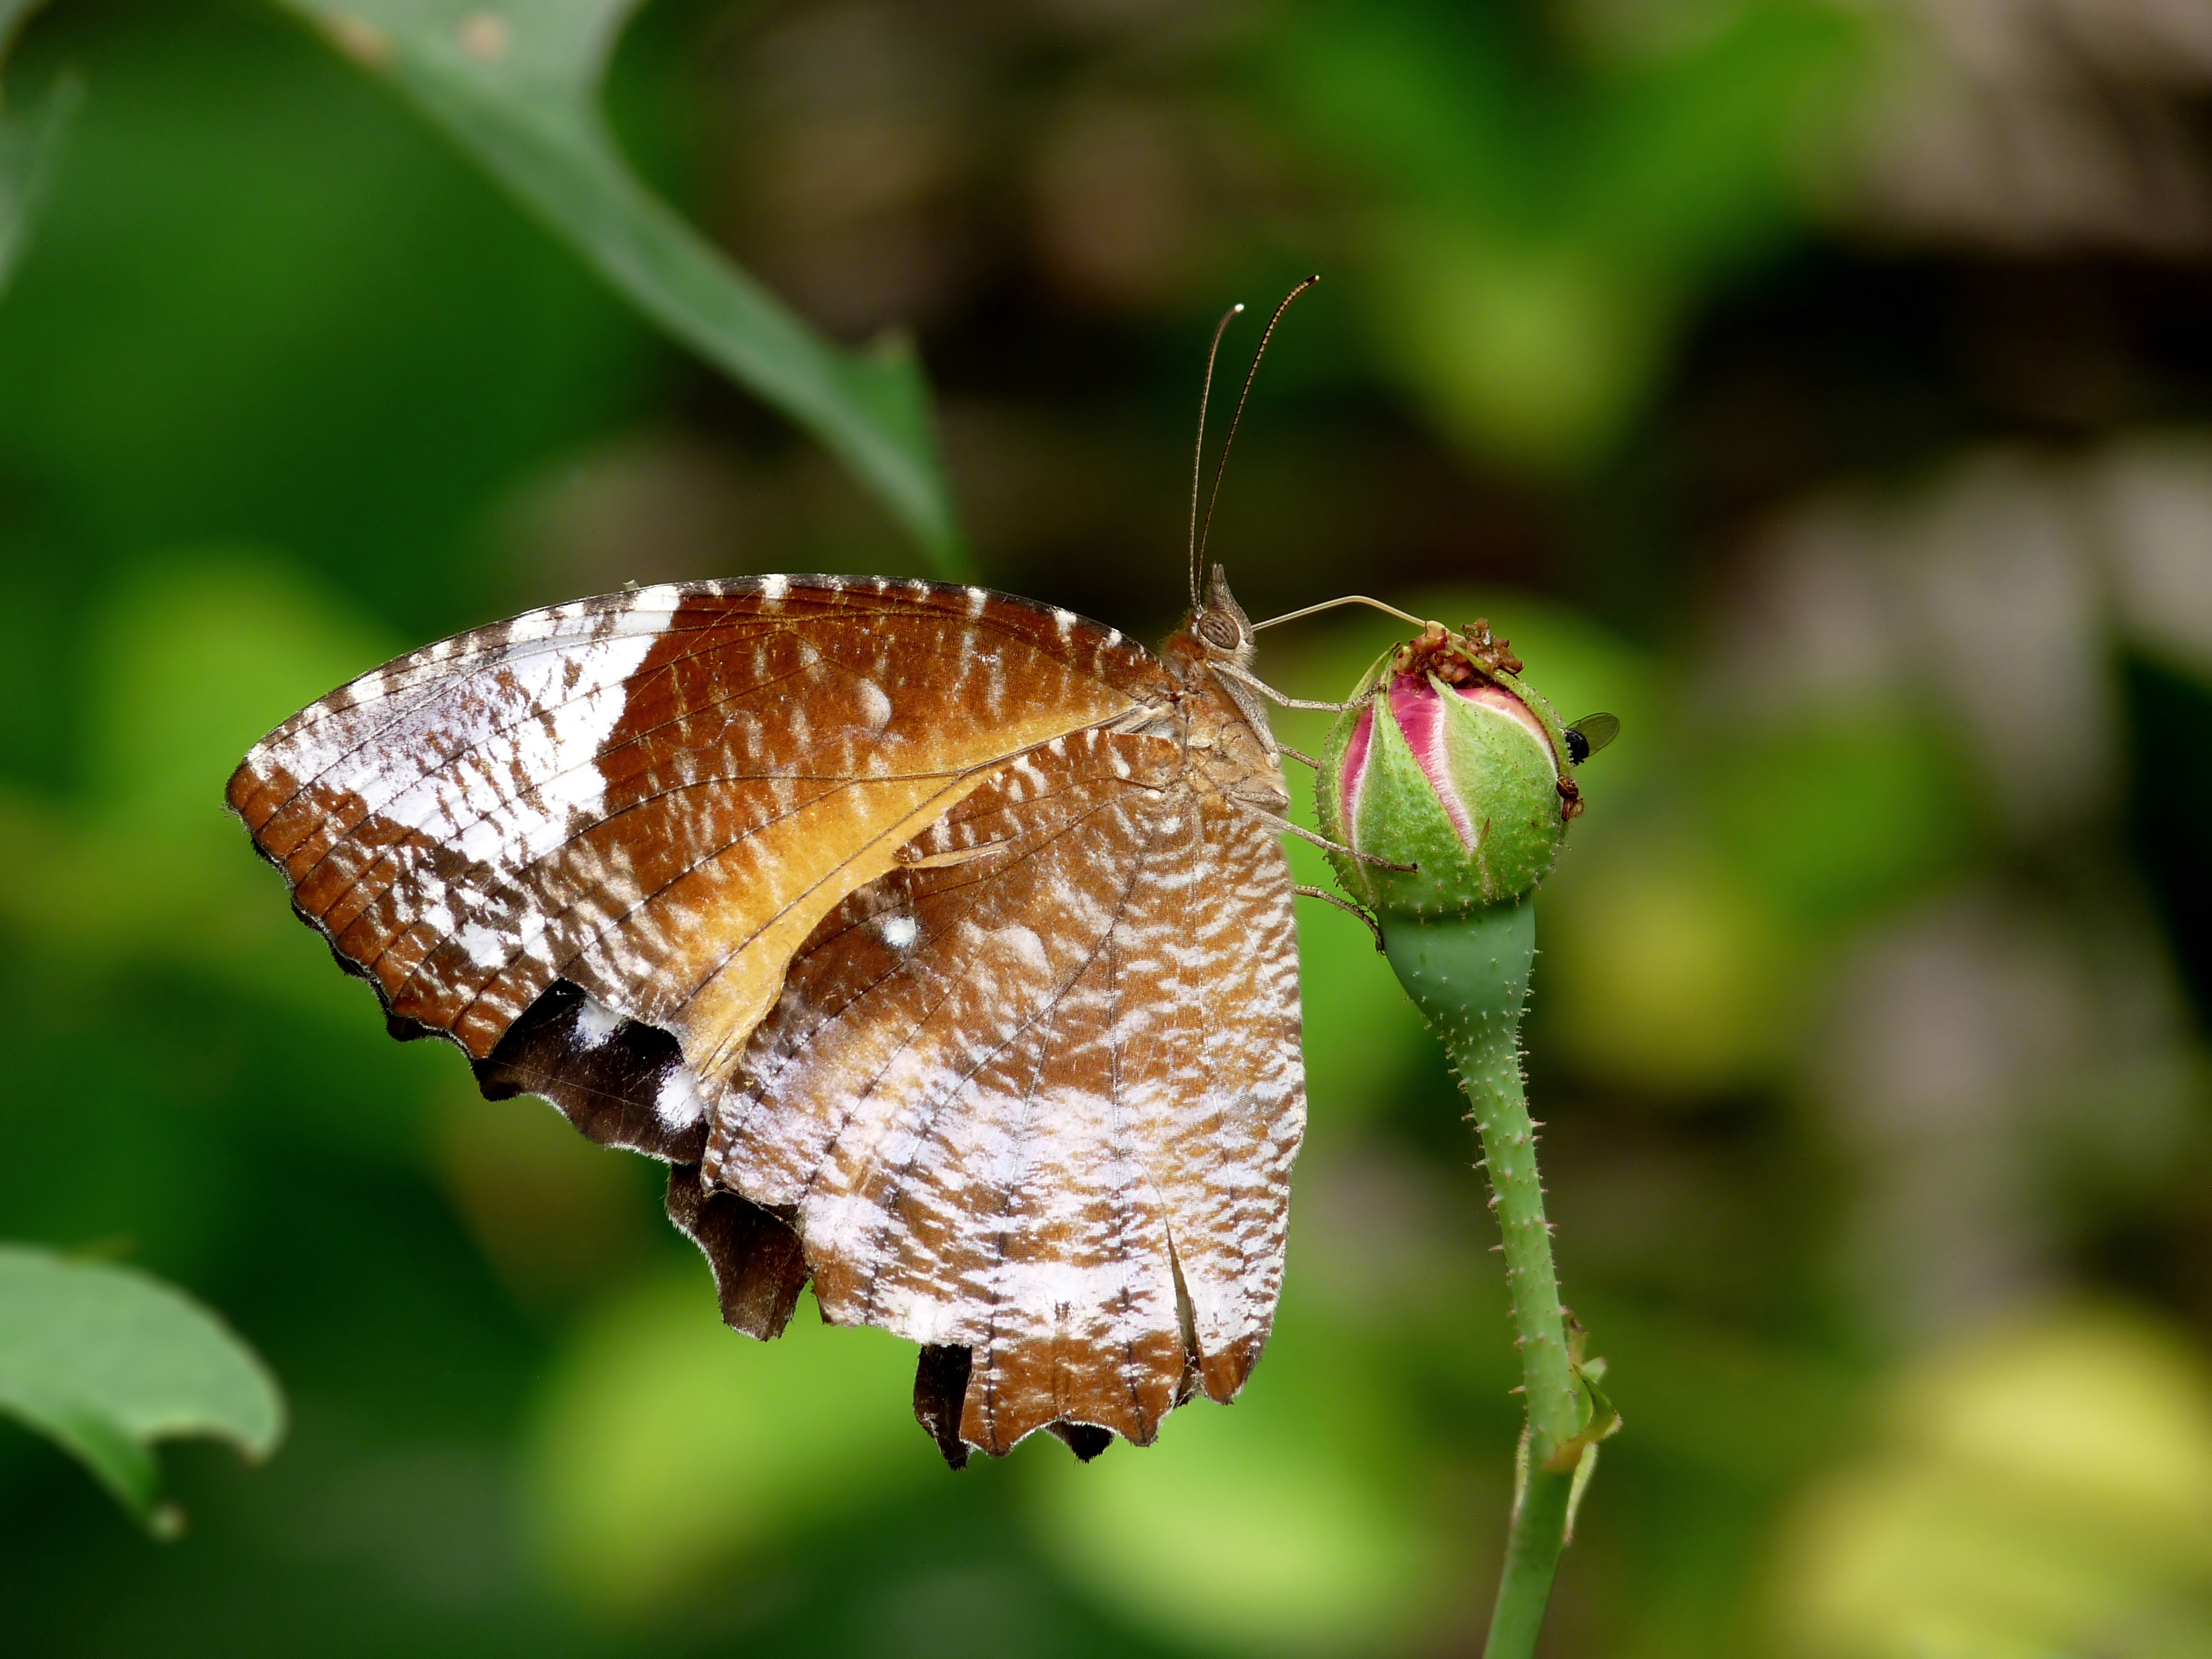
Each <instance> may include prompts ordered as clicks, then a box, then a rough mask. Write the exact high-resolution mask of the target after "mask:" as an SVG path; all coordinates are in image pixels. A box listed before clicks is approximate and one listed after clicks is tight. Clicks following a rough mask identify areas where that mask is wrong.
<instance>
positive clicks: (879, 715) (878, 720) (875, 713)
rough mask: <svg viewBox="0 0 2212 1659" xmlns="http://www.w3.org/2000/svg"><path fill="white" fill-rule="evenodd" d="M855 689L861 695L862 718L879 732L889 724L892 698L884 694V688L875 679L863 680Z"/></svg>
mask: <svg viewBox="0 0 2212 1659" xmlns="http://www.w3.org/2000/svg"><path fill="white" fill-rule="evenodd" d="M855 690H856V691H857V693H858V696H859V697H860V718H861V719H862V720H865V721H866V722H867V724H868V725H869V726H870V727H872V729H874V730H875V731H878V732H880V731H882V730H883V729H884V727H885V726H889V725H890V723H891V700H890V698H889V697H887V696H884V688H883V687H882V686H880V685H878V684H876V683H875V682H874V681H873V680H862V681H861V682H860V684H859V686H858V687H856V688H855Z"/></svg>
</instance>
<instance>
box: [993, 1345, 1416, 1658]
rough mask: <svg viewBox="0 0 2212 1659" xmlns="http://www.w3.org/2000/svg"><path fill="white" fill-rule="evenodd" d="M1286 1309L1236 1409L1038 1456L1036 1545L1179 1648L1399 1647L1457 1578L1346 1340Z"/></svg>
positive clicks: (1186, 1414) (1201, 1411) (1370, 1381)
mask: <svg viewBox="0 0 2212 1659" xmlns="http://www.w3.org/2000/svg"><path fill="white" fill-rule="evenodd" d="M1290 1311H1291V1316H1290V1318H1289V1319H1288V1320H1286V1321H1285V1322H1279V1324H1278V1326H1277V1328H1276V1330H1275V1333H1274V1335H1273V1340H1271V1342H1270V1345H1269V1351H1268V1353H1267V1358H1266V1359H1265V1361H1264V1362H1263V1363H1262V1364H1261V1366H1260V1368H1259V1370H1257V1371H1256V1372H1255V1374H1254V1376H1253V1380H1252V1382H1251V1383H1249V1385H1248V1386H1247V1388H1246V1389H1245V1391H1244V1393H1243V1394H1242V1395H1239V1396H1238V1398H1237V1403H1236V1404H1235V1405H1234V1406H1231V1407H1220V1406H1217V1405H1214V1404H1213V1403H1212V1402H1211V1401H1206V1400H1204V1399H1200V1400H1196V1401H1192V1402H1191V1403H1190V1404H1188V1405H1187V1406H1184V1407H1182V1408H1181V1409H1179V1410H1177V1411H1176V1412H1175V1413H1173V1414H1172V1415H1171V1416H1170V1417H1169V1419H1168V1420H1167V1422H1166V1423H1165V1424H1164V1425H1163V1426H1162V1428H1161V1431H1160V1439H1159V1442H1158V1444H1157V1445H1154V1446H1152V1447H1150V1448H1146V1449H1135V1448H1132V1447H1127V1446H1120V1445H1117V1446H1115V1447H1113V1448H1112V1449H1110V1450H1109V1452H1108V1453H1107V1454H1106V1455H1104V1456H1103V1457H1101V1458H1099V1459H1098V1460H1097V1462H1093V1463H1089V1464H1077V1463H1075V1462H1073V1460H1071V1459H1066V1458H1059V1457H1052V1458H1044V1459H1040V1460H1038V1461H1037V1462H1036V1463H1034V1464H1032V1465H1031V1466H1030V1470H1029V1471H1028V1472H1029V1473H1030V1475H1031V1478H1032V1486H1031V1492H1032V1499H1033V1502H1034V1504H1035V1513H1036V1518H1037V1522H1038V1526H1039V1529H1040V1533H1041V1534H1042V1541H1043V1543H1044V1544H1045V1546H1046V1547H1048V1549H1049V1550H1050V1551H1051V1552H1052V1553H1054V1555H1055V1556H1056V1557H1057V1558H1058V1559H1059V1560H1060V1565H1061V1566H1062V1568H1063V1570H1064V1571H1066V1572H1067V1573H1068V1574H1069V1575H1070V1576H1071V1577H1073V1578H1074V1579H1075V1580H1076V1581H1077V1582H1078V1583H1081V1584H1082V1585H1084V1587H1085V1589H1087V1590H1088V1591H1089V1592H1090V1593H1091V1595H1094V1596H1097V1597H1098V1598H1099V1599H1100V1600H1102V1601H1106V1602H1107V1603H1109V1605H1111V1606H1113V1607H1116V1608H1118V1609H1119V1610H1120V1611H1121V1612H1122V1613H1125V1614H1127V1615H1128V1616H1130V1617H1132V1618H1134V1619H1137V1620H1141V1621H1142V1622H1144V1623H1145V1624H1147V1625H1149V1626H1152V1627H1154V1628H1155V1629H1157V1630H1158V1631H1159V1632H1161V1633H1163V1634H1164V1635H1169V1636H1172V1637H1174V1638H1177V1639H1179V1640H1182V1641H1186V1642H1195V1643H1197V1644H1201V1645H1203V1646H1204V1647H1206V1648H1208V1649H1214V1650H1226V1651H1229V1652H1232V1653H1265V1654H1282V1653H1344V1652H1350V1653H1370V1652H1375V1651H1377V1650H1381V1651H1391V1650H1395V1648H1396V1647H1398V1646H1401V1645H1403V1644H1404V1643H1405V1640H1406V1638H1407V1636H1408V1635H1409V1634H1410V1633H1412V1632H1418V1631H1419V1630H1420V1629H1421V1628H1422V1626H1424V1625H1425V1623H1426V1622H1428V1621H1429V1620H1431V1619H1432V1618H1433V1617H1434V1614H1435V1612H1436V1609H1437V1605H1438V1603H1439V1601H1441V1600H1442V1599H1443V1595H1444V1591H1445V1586H1446V1585H1447V1583H1449V1577H1450V1574H1449V1567H1450V1565H1451V1562H1450V1556H1449V1553H1447V1552H1446V1551H1445V1550H1444V1549H1443V1547H1441V1543H1442V1540H1441V1529H1440V1528H1438V1527H1437V1525H1436V1524H1435V1522H1434V1521H1433V1519H1432V1517H1431V1512H1430V1511H1431V1504H1433V1502H1434V1498H1435V1494H1434V1492H1433V1491H1432V1490H1431V1487H1430V1480H1432V1479H1433V1477H1434V1476H1435V1474H1436V1470H1435V1468H1433V1467H1431V1468H1428V1469H1427V1470H1426V1471H1425V1474H1427V1476H1429V1477H1430V1480H1424V1479H1423V1478H1421V1475H1420V1474H1416V1472H1415V1471H1416V1468H1417V1467H1418V1466H1419V1456H1418V1455H1416V1454H1414V1453H1413V1449H1412V1448H1410V1447H1408V1446H1407V1445H1405V1444H1403V1443H1399V1440H1398V1432H1397V1431H1398V1430H1399V1428H1400V1425H1401V1421H1402V1419H1401V1418H1400V1417H1399V1414H1398V1413H1395V1412H1394V1411H1392V1410H1390V1409H1389V1403H1385V1402H1384V1401H1382V1400H1380V1399H1378V1397H1377V1395H1378V1392H1379V1391H1378V1389H1377V1379H1376V1377H1375V1376H1374V1375H1373V1374H1372V1372H1371V1371H1370V1370H1368V1369H1367V1367H1366V1366H1364V1365H1362V1364H1359V1363H1358V1359H1357V1358H1355V1357H1354V1354H1353V1353H1352V1352H1348V1351H1347V1345H1346V1343H1345V1341H1344V1333H1343V1332H1342V1331H1341V1330H1340V1329H1332V1328H1331V1327H1330V1326H1329V1325H1328V1324H1326V1323H1323V1322H1321V1321H1320V1320H1318V1319H1313V1320H1309V1321H1306V1322H1304V1323H1303V1324H1301V1323H1300V1322H1299V1319H1300V1316H1299V1315H1298V1313H1297V1311H1296V1310H1290ZM1286 1327H1287V1328H1286ZM1388 1387H1389V1384H1388V1383H1385V1384H1383V1388H1384V1389H1387V1388H1388Z"/></svg>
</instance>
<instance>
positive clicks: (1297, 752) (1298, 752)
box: [1275, 742, 1321, 772]
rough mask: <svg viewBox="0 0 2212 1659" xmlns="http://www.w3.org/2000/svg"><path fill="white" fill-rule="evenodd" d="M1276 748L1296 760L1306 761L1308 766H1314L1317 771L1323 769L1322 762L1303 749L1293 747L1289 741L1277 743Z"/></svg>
mask: <svg viewBox="0 0 2212 1659" xmlns="http://www.w3.org/2000/svg"><path fill="white" fill-rule="evenodd" d="M1275 748H1276V750H1277V752H1279V753H1280V754H1285V755H1288V756H1289V757H1291V759H1292V760H1294V761H1304V763H1306V764H1307V765H1308V766H1310V767H1312V768H1313V769H1314V770H1315V771H1316V772H1318V771H1320V770H1321V763H1320V762H1319V761H1317V760H1316V759H1315V758H1314V757H1312V756H1311V755H1309V754H1308V753H1306V751H1305V750H1303V749H1293V748H1291V745H1290V744H1287V743H1280V742H1279V743H1277V744H1275Z"/></svg>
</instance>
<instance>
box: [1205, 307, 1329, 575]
mask: <svg viewBox="0 0 2212 1659" xmlns="http://www.w3.org/2000/svg"><path fill="white" fill-rule="evenodd" d="M1319 281H1321V278H1320V277H1319V276H1309V277H1307V278H1306V279H1305V281H1304V282H1303V283H1299V284H1298V285H1297V287H1296V288H1294V289H1291V291H1290V292H1289V293H1288V294H1285V295H1283V302H1282V304H1280V305H1279V306H1277V307H1275V314H1274V315H1273V316H1272V317H1270V318H1268V319H1267V332H1265V333H1264V334H1262V335H1261V337H1260V349H1258V350H1257V351H1255V352H1254V353H1253V354H1252V367H1251V368H1249V369H1247V370H1245V372H1244V390H1243V392H1239V393H1238V394H1237V412H1236V413H1235V414H1234V415H1232V416H1230V417H1229V435H1228V436H1227V437H1226V438H1224V439H1223V440H1222V441H1221V459H1220V460H1219V461H1218V462H1216V463H1215V465H1214V468H1213V493H1212V495H1209V496H1207V497H1206V523H1205V524H1204V526H1202V527H1201V528H1200V531H1199V533H1198V542H1197V544H1196V545H1195V546H1194V548H1193V549H1192V550H1191V556H1190V582H1191V593H1192V599H1191V604H1192V605H1193V607H1194V608H1195V606H1196V605H1197V603H1198V600H1197V597H1196V596H1197V592H1198V568H1199V566H1200V563H1202V562H1204V560H1205V558H1206V538H1207V537H1209V536H1211V535H1212V533H1213V508H1214V505H1215V503H1217V502H1218V501H1220V499H1221V475H1222V474H1223V473H1225V472H1226V471H1228V470H1229V451H1230V448H1231V446H1233V445H1234V444H1235V443H1236V441H1237V427H1238V426H1239V425H1240V424H1242V423H1243V419H1244V404H1245V403H1246V401H1247V400H1248V399H1249V398H1250V397H1251V396H1252V382H1253V381H1254V380H1256V379H1258V378H1259V374H1260V360H1261V358H1262V357H1265V356H1267V342H1268V341H1270V340H1272V339H1273V338H1274V337H1275V325H1276V324H1277V323H1279V322H1281V321H1282V320H1283V313H1285V312H1286V311H1288V310H1289V309H1290V308H1291V301H1293V300H1295V299H1297V297H1298V295H1301V294H1303V293H1304V292H1305V291H1306V290H1307V289H1310V288H1311V287H1312V286H1313V285H1314V284H1315V283H1318V282H1319ZM1215 338H1216V339H1217V340H1218V338H1219V336H1218V335H1217V336H1216V337H1215ZM1197 505H1198V498H1197V494H1196V491H1195V489H1194V490H1193V493H1192V497H1191V506H1192V507H1194V508H1195V507H1197Z"/></svg>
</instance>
